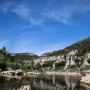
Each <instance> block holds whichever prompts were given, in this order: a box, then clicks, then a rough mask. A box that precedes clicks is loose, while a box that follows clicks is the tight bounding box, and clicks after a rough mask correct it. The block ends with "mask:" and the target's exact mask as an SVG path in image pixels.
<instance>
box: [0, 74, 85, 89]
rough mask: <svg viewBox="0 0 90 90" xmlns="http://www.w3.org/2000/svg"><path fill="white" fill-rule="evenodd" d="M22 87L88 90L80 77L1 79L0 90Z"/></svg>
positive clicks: (53, 76)
mask: <svg viewBox="0 0 90 90" xmlns="http://www.w3.org/2000/svg"><path fill="white" fill-rule="evenodd" d="M22 85H30V87H31V90H86V89H84V88H83V87H82V86H81V85H80V77H79V76H66V75H65V76H62V75H60V76H55V75H51V76H44V75H42V76H29V77H21V78H6V77H2V76H1V77H0V90H13V89H14V90H17V89H19V88H20V87H21V86H22Z"/></svg>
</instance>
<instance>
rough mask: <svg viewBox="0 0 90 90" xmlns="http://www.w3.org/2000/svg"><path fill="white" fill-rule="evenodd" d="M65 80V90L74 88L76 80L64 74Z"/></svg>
mask: <svg viewBox="0 0 90 90" xmlns="http://www.w3.org/2000/svg"><path fill="white" fill-rule="evenodd" d="M65 82H66V85H67V90H74V88H75V86H76V84H77V83H76V82H74V81H72V78H71V76H65Z"/></svg>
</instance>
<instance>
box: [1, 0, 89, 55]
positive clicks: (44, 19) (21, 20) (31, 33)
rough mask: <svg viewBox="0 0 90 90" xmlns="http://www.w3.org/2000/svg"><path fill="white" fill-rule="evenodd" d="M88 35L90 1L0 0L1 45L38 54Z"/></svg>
mask: <svg viewBox="0 0 90 90" xmlns="http://www.w3.org/2000/svg"><path fill="white" fill-rule="evenodd" d="M89 36H90V0H0V48H1V47H3V46H6V47H7V51H8V52H10V53H11V52H13V53H14V52H16V53H19V52H30V53H35V54H38V55H41V54H43V53H45V52H51V51H54V50H59V49H63V48H64V47H66V46H68V45H71V44H73V43H75V42H77V41H79V40H82V39H84V38H87V37H89Z"/></svg>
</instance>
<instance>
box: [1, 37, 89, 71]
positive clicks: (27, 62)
mask: <svg viewBox="0 0 90 90" xmlns="http://www.w3.org/2000/svg"><path fill="white" fill-rule="evenodd" d="M89 52H90V38H86V39H84V40H82V41H78V42H77V43H74V44H72V45H71V46H68V47H66V48H65V49H62V50H58V51H53V52H49V53H45V54H43V55H41V56H37V55H35V54H32V53H8V52H7V51H6V47H3V48H1V49H0V70H1V71H5V70H8V69H9V68H11V69H13V70H17V69H22V70H23V71H26V72H27V71H33V70H38V71H39V72H43V71H45V70H56V71H57V70H59V71H66V70H68V71H81V70H84V69H90V65H89V64H90V57H89Z"/></svg>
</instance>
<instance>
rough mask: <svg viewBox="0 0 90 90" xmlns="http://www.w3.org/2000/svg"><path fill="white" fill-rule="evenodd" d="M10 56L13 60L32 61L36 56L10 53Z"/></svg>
mask: <svg viewBox="0 0 90 90" xmlns="http://www.w3.org/2000/svg"><path fill="white" fill-rule="evenodd" d="M11 56H12V57H13V59H15V60H22V61H23V60H33V59H37V58H38V56H37V55H35V54H32V53H11Z"/></svg>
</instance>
